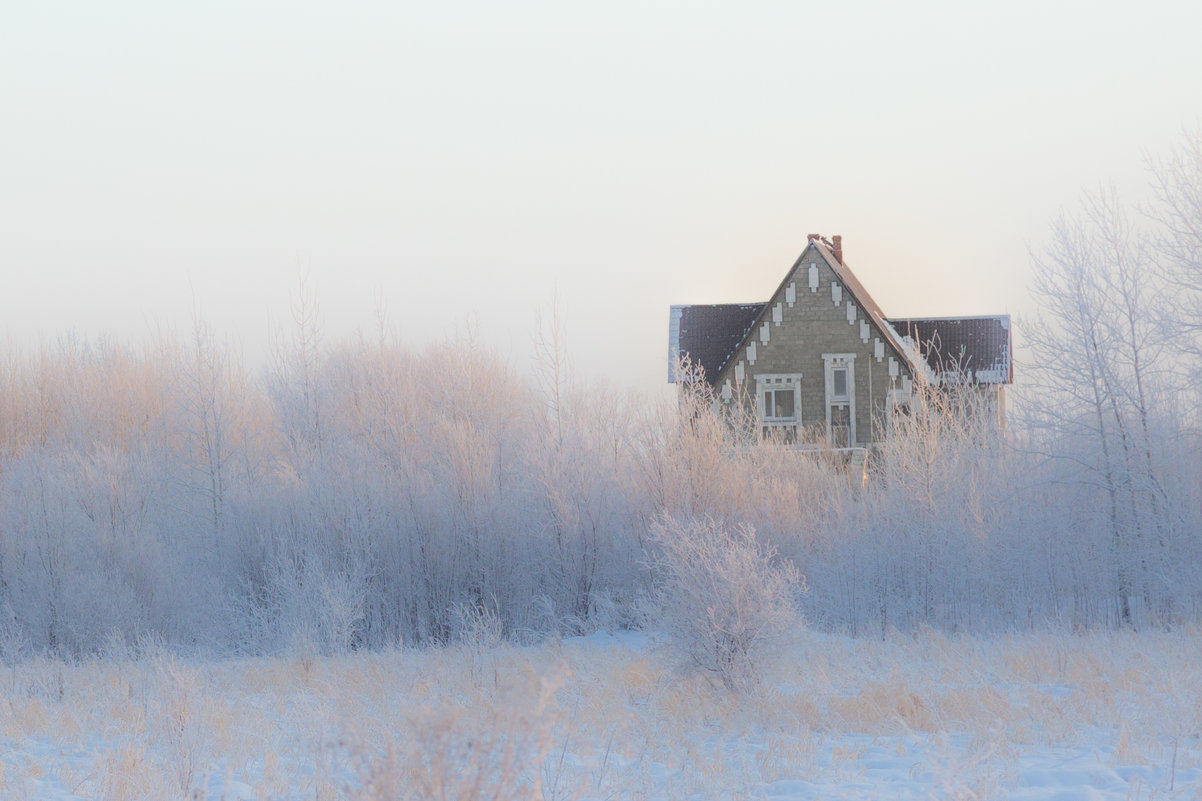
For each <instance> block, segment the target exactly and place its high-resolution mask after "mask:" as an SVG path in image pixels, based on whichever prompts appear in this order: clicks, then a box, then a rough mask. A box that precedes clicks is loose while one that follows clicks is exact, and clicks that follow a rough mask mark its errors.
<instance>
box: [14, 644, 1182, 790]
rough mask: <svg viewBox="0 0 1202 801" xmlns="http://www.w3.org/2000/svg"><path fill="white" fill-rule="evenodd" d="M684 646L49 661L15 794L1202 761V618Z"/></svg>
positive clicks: (24, 669) (18, 709) (30, 715)
mask: <svg viewBox="0 0 1202 801" xmlns="http://www.w3.org/2000/svg"><path fill="white" fill-rule="evenodd" d="M469 651H470V652H469ZM670 664H671V663H670V661H668V660H667V659H665V658H661V656H660V655H659V654H658V652H657V651H656V650H655V649H654V648H638V649H630V648H627V647H623V646H622V645H621V644H620V643H619V642H618V641H616V640H606V639H604V638H595V639H591V640H587V641H574V642H566V643H552V644H549V645H546V646H542V647H538V648H525V649H517V648H510V647H504V646H502V647H498V648H495V649H489V650H486V651H481V650H471V649H443V650H431V651H424V652H416V651H414V652H410V651H392V652H386V653H373V654H363V655H358V656H350V657H338V658H316V659H313V660H311V661H309V662H307V663H306V664H304V665H302V664H301V660H290V659H255V660H243V661H230V662H221V663H206V664H190V663H185V662H183V661H182V660H178V659H172V658H170V657H166V656H162V655H158V656H151V657H147V658H142V659H131V660H123V661H96V662H89V663H85V664H79V665H64V664H60V663H55V662H49V661H45V660H38V661H31V662H27V663H25V664H21V665H18V666H17V667H16V668H14V669H12V671H11V672H10V673H9V675H8V676H6V677H4V678H5V679H6V680H5V681H3V682H2V684H0V686H3V688H4V691H3V695H2V699H0V736H2V737H3V749H2V751H3V753H4V754H5V755H4V756H3V757H0V797H4V798H61V797H68V798H70V797H79V798H104V799H112V801H132V800H133V799H167V798H186V797H192V798H201V799H203V798H209V799H219V798H228V799H236V798H238V799H240V798H246V797H253V798H258V799H301V798H303V799H364V800H365V801H366V800H367V799H386V798H387V799H403V798H436V799H437V798H448V799H449V798H455V799H472V798H489V799H525V798H542V799H586V798H587V799H591V798H613V799H637V798H646V797H665V798H679V797H687V796H690V795H694V794H699V795H701V796H703V797H707V798H710V797H715V795H725V796H728V797H746V796H755V795H757V794H758V793H759V792H761V791H762V790H763V788H764V786H765V783H770V782H774V781H784V780H796V779H800V778H803V777H805V778H807V779H811V780H812V779H815V777H820V778H825V780H829V781H833V780H841V781H849V782H850V781H853V780H855V779H856V778H857V777H863V776H865V775H867V774H870V773H871V772H872V771H873V770H874V767H873V766H874V765H875V764H877V763H879V762H881V761H882V760H884V759H886V758H888V757H890V756H892V757H894V758H896V757H898V755H899V754H901V755H907V754H908V755H912V756H913V759H914V768H913V771H914V776H916V777H919V778H921V780H922V781H923V782H926V783H927V785H928V786H929V787H930V788H931V791H932V793H934V794H936V795H940V794H942V795H944V796H947V797H982V798H989V797H1001V796H1004V795H1005V788H1006V787H1007V786H1009V785H1011V784H1013V782H1014V780H1015V765H1016V760H1017V759H1018V758H1019V757H1020V755H1021V754H1023V753H1024V752H1026V751H1029V750H1030V749H1033V748H1049V747H1053V748H1054V747H1066V746H1071V745H1073V744H1079V743H1081V742H1090V743H1101V749H1102V750H1103V751H1104V752H1105V753H1106V754H1108V756H1107V759H1108V760H1109V762H1110V763H1111V764H1113V765H1114V766H1116V767H1117V766H1120V765H1153V766H1160V767H1164V768H1165V769H1167V767H1168V766H1169V765H1170V763H1172V771H1173V772H1172V776H1173V777H1175V776H1176V775H1178V774H1181V775H1186V773H1185V772H1186V771H1194V772H1195V774H1196V773H1197V771H1198V770H1199V769H1200V768H1202V765H1200V764H1199V759H1200V750H1199V736H1200V733H1202V633H1199V632H1198V631H1196V630H1190V631H1181V632H1176V633H1171V634H1164V633H1143V634H1131V633H1122V634H1092V635H1087V636H1053V635H1031V636H1020V637H999V638H993V639H974V638H950V637H945V636H942V635H938V634H933V633H924V634H921V635H919V636H917V637H909V636H900V635H899V636H896V637H894V638H892V639H890V640H888V641H885V642H879V641H867V640H851V639H846V638H836V637H829V638H828V637H820V636H812V637H811V636H807V637H806V638H805V639H804V641H803V642H801V643H800V644H799V647H798V649H797V650H796V651H795V652H793V656H792V658H791V659H790V660H788V661H787V662H785V663H783V664H782V665H781V667H780V668H779V669H778V672H777V673H775V674H773V675H771V676H770V677H768V680H767V681H765V682H764V683H763V685H762V686H761V687H759V688H758V689H757V690H755V691H754V692H753V693H751V694H745V695H738V696H737V695H731V694H728V693H724V692H721V691H718V690H715V689H714V687H713V686H712V684H711V683H710V682H707V681H705V680H703V679H698V678H693V677H689V676H683V675H680V674H678V673H676V672H674V670H673V669H672V668H671V667H669V665H670ZM1083 731H1085V732H1089V736H1088V739H1087V740H1084V741H1083V740H1082V737H1083V736H1084V735H1083V734H1082V732H1083ZM907 758H909V757H907ZM1174 760H1175V761H1174ZM1190 775H1194V774H1190ZM1153 789H1155V788H1145V793H1144V796H1141V797H1147V795H1148V794H1149V793H1150V792H1151V791H1152V790H1153ZM1195 789H1197V788H1195ZM1185 797H1190V796H1188V795H1187V796H1185Z"/></svg>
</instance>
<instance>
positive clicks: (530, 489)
mask: <svg viewBox="0 0 1202 801" xmlns="http://www.w3.org/2000/svg"><path fill="white" fill-rule="evenodd" d="M1200 144H1202V137H1200V136H1199V135H1197V134H1187V135H1186V136H1184V137H1183V138H1182V140H1181V143H1180V144H1179V146H1178V147H1177V148H1176V149H1175V150H1173V151H1172V152H1170V153H1169V154H1168V155H1167V156H1166V157H1165V158H1164V159H1163V160H1160V161H1157V162H1154V163H1153V164H1152V170H1151V172H1152V175H1153V179H1154V187H1155V190H1156V200H1155V202H1154V204H1153V205H1152V206H1150V207H1149V208H1146V209H1139V210H1129V209H1125V208H1124V207H1123V205H1122V203H1121V202H1120V200H1119V199H1118V198H1116V197H1115V196H1114V195H1113V194H1112V193H1106V192H1101V193H1095V194H1091V195H1089V196H1088V198H1087V200H1086V201H1085V204H1084V206H1083V208H1082V209H1081V210H1080V211H1079V212H1077V213H1075V214H1069V215H1066V216H1065V217H1063V218H1062V219H1060V220H1057V221H1056V222H1055V223H1054V224H1053V226H1052V228H1051V231H1050V235H1049V238H1048V241H1047V242H1046V243H1043V244H1041V245H1040V246H1038V247H1037V248H1035V249H1033V252H1032V258H1033V260H1034V262H1035V264H1036V266H1037V271H1038V275H1037V278H1036V281H1035V286H1034V287H1033V290H1034V292H1035V293H1036V295H1037V296H1038V297H1039V299H1040V308H1041V312H1040V314H1039V316H1038V317H1037V318H1034V319H1031V320H1026V321H1020V325H1021V326H1022V329H1021V330H1022V332H1023V333H1024V335H1025V336H1026V338H1027V340H1028V342H1029V343H1030V346H1031V354H1032V359H1031V363H1030V364H1022V365H1020V373H1021V374H1022V375H1023V376H1024V378H1025V385H1024V386H1022V387H1021V392H1020V398H1019V399H1018V401H1017V402H1016V403H1014V404H1013V407H1014V412H1013V413H1012V415H1011V419H1010V423H1009V425H1008V427H1007V429H1006V431H1005V432H1004V434H1003V433H1002V432H998V431H996V430H992V429H987V428H983V426H986V425H987V424H986V423H985V421H984V420H983V418H981V417H974V416H972V415H968V416H965V415H963V414H960V413H958V412H957V411H956V408H955V407H956V406H957V402H958V401H957V399H956V398H955V397H954V393H949V392H947V391H945V390H942V389H938V388H931V387H927V388H923V387H920V388H919V398H920V400H919V405H920V406H921V407H922V408H921V409H920V410H919V413H916V414H913V415H911V416H909V417H907V418H905V419H904V420H902V421H900V422H899V423H898V424H897V430H896V431H895V433H894V436H893V437H892V438H891V439H890V440H889V441H888V442H887V443H886V444H885V445H884V446H883V447H882V448H881V449H880V451H879V452H878V453H876V454H875V455H874V457H873V460H872V467H871V471H870V479H869V481H868V482H867V483H866V484H863V485H862V484H861V482H860V481H858V480H855V479H850V480H849V477H848V476H846V475H844V474H841V473H840V472H839V471H838V470H836V469H833V468H832V466H831V465H830V464H827V463H825V462H824V461H823V460H822V458H821V457H818V456H815V455H813V454H807V453H802V452H799V451H798V450H796V449H794V448H790V447H787V446H784V445H782V444H780V443H773V442H765V443H761V444H758V445H755V446H753V447H748V446H747V444H746V442H745V441H744V440H743V439H741V438H740V437H739V434H738V432H737V431H736V430H734V429H732V428H731V426H729V425H728V424H727V423H726V422H725V421H723V420H722V419H720V418H719V417H718V416H716V415H714V414H712V413H711V408H712V404H711V403H710V399H709V398H707V397H706V394H705V391H704V388H703V387H698V388H696V389H695V390H694V391H691V392H685V393H684V394H683V395H682V396H681V397H680V398H678V399H669V400H651V399H648V398H646V397H639V396H636V395H632V394H628V393H623V392H619V391H615V390H613V389H612V388H610V387H607V386H605V385H602V384H597V383H586V382H582V381H580V380H577V379H576V378H575V377H574V376H573V374H572V371H571V367H570V359H569V357H568V354H569V348H568V347H567V346H566V344H565V341H564V337H563V325H562V321H561V320H558V319H552V320H550V321H548V325H546V326H541V327H542V328H543V330H542V332H541V334H540V336H539V338H538V347H537V353H538V363H537V365H536V366H535V368H534V369H533V370H532V371H530V370H516V369H514V368H513V367H512V366H510V365H508V364H506V363H505V361H504V360H503V359H502V358H500V357H499V356H498V354H497V353H495V352H494V351H492V350H491V349H489V348H488V347H486V346H485V345H483V344H482V343H481V342H480V341H479V338H478V337H477V336H475V335H473V333H472V332H471V331H470V330H469V331H467V332H464V333H462V334H460V335H458V336H456V337H455V338H452V339H450V340H448V341H446V342H443V343H441V344H437V345H434V346H430V347H426V348H422V349H415V348H411V347H409V346H407V345H406V344H405V343H403V342H400V341H398V340H397V339H395V338H393V337H390V336H388V335H387V334H381V335H380V336H378V337H375V338H368V337H360V338H359V339H356V340H352V341H344V342H333V343H331V342H327V341H325V340H324V338H323V336H322V334H323V332H322V330H321V327H320V324H319V316H318V314H317V310H316V307H315V303H314V302H313V299H312V298H311V297H308V296H306V295H305V293H304V292H302V293H301V296H300V297H299V298H298V299H297V302H296V304H295V308H294V317H295V319H294V322H295V325H294V326H293V327H292V329H293V330H292V331H291V333H290V334H289V335H288V336H286V337H283V338H282V339H281V341H280V342H279V343H278V344H277V347H276V348H275V350H274V355H273V358H272V360H271V364H270V365H269V366H268V367H267V368H266V369H263V370H253V371H252V370H249V369H247V368H246V367H245V366H244V365H243V364H242V363H241V362H240V359H239V358H238V356H237V353H236V351H234V350H233V349H232V348H231V347H229V346H228V345H227V344H225V343H223V342H222V341H221V340H220V339H219V338H218V337H216V336H215V335H214V333H213V332H212V331H211V329H210V328H209V327H208V326H207V325H205V324H204V323H203V322H200V321H197V322H196V323H195V324H194V325H193V327H192V329H191V330H190V331H188V332H186V333H181V334H175V335H163V336H161V337H160V338H159V339H158V340H157V341H154V342H150V343H147V344H144V345H140V346H130V345H127V344H121V343H116V342H111V341H105V340H100V341H83V340H79V339H73V338H65V339H63V340H61V341H59V342H57V343H54V344H48V345H44V346H41V347H36V348H27V349H17V348H13V347H9V348H7V349H6V350H5V351H4V352H3V353H2V354H0V650H2V651H4V652H5V653H7V654H19V653H28V652H51V653H55V654H61V655H67V656H77V655H84V654H89V653H100V652H105V651H106V650H111V649H114V648H129V647H133V646H136V645H137V644H138V643H143V642H147V641H151V642H159V643H164V644H167V645H168V646H170V647H172V648H176V649H180V650H182V651H195V652H203V653H216V654H242V653H265V652H279V651H284V650H289V649H297V648H306V649H315V650H319V651H322V652H340V651H346V650H350V649H357V648H380V647H387V646H391V645H395V644H398V643H405V644H439V643H447V642H451V641H454V640H456V639H459V638H463V637H465V636H474V635H475V634H478V632H479V631H480V628H481V625H482V623H487V624H488V625H489V626H494V627H495V628H496V630H497V631H498V632H499V633H500V634H501V635H502V636H505V637H508V638H510V639H512V640H515V641H522V640H525V639H537V638H539V637H543V636H547V635H549V634H567V633H579V632H586V631H589V630H592V629H595V628H602V627H617V626H637V625H640V624H644V623H646V622H647V621H646V614H647V611H646V610H647V608H648V606H647V600H648V599H649V598H650V599H654V598H662V596H663V590H664V587H665V586H667V585H666V584H665V578H664V576H665V573H664V571H663V570H662V569H661V568H662V567H663V566H664V565H665V564H670V560H669V561H667V562H666V561H665V559H666V558H667V557H668V556H670V555H671V553H673V552H679V553H690V554H695V553H706V552H712V549H710V551H707V550H705V549H701V548H692V549H689V548H672V547H668V546H669V545H670V542H669V541H666V540H665V537H664V532H665V531H666V532H675V534H676V535H679V536H690V534H689V532H701V534H704V535H705V536H706V537H710V538H711V539H712V538H713V537H714V536H716V535H715V533H714V532H715V531H716V530H725V531H727V532H736V533H737V534H738V536H733V535H732V538H731V539H730V541H732V542H733V541H744V540H746V538H747V536H748V534H747V533H748V532H753V533H754V538H755V541H756V542H757V543H759V544H758V545H756V547H755V550H754V553H756V554H767V555H770V557H771V558H772V559H773V560H777V562H778V563H779V564H781V565H784V564H785V563H786V562H787V563H788V564H790V565H792V566H794V567H795V568H796V570H797V571H799V572H800V574H801V575H803V576H804V577H805V581H804V584H805V586H806V587H807V588H808V591H806V592H805V593H800V592H797V593H796V597H795V598H794V603H795V604H796V606H797V608H798V609H800V611H801V612H802V613H803V614H804V616H805V619H806V620H807V621H808V624H809V625H811V626H815V627H819V628H822V629H825V630H831V631H846V632H850V633H853V634H872V635H878V634H881V633H884V632H888V631H889V630H892V629H901V630H907V629H914V628H917V627H921V626H932V627H936V628H941V629H947V630H953V631H996V630H1015V629H1028V628H1039V627H1046V626H1053V627H1065V628H1069V627H1092V626H1104V625H1132V626H1148V625H1176V624H1178V623H1181V622H1185V621H1196V620H1197V619H1198V617H1199V613H1200V612H1202V570H1199V567H1200V566H1202V457H1200V456H1199V453H1200V449H1199V447H1198V445H1199V431H1200V426H1199V422H1200V416H1199V412H1200V409H1202V404H1200V403H1199V395H1198V387H1199V378H1200V377H1202V376H1200V374H1202V297H1200V293H1202V155H1200ZM698 536H700V534H699V535H698ZM707 541H708V540H707ZM724 564H729V565H737V564H739V561H738V560H737V559H731V560H726V561H725V562H724ZM676 567H677V568H680V567H681V566H680V565H679V564H678V565H677V566H676ZM723 570H725V571H726V572H727V573H733V572H737V569H736V568H723V567H722V566H721V565H716V566H715V568H714V573H715V575H717V576H718V578H719V579H721V580H725V581H728V582H735V581H739V580H741V579H746V575H743V576H738V575H726V576H725V577H724V578H723V576H722V575H721V574H722V572H723ZM667 575H668V576H669V577H671V576H673V575H674V576H677V577H679V576H681V575H691V574H689V573H687V572H685V571H682V570H680V569H677V570H676V571H675V573H673V572H672V571H668V573H667ZM763 575H766V576H778V575H780V573H779V571H776V572H774V571H773V570H772V569H768V570H767V572H766V573H764V574H763ZM669 584H670V582H669ZM681 586H684V585H683V584H682V585H681ZM772 591H773V593H774V595H773V598H774V603H775V601H777V600H779V597H780V593H781V590H780V586H774V587H773V588H772ZM774 608H775V607H774ZM701 611H702V612H704V610H701ZM652 622H654V621H652Z"/></svg>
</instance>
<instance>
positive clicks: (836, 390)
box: [831, 367, 847, 401]
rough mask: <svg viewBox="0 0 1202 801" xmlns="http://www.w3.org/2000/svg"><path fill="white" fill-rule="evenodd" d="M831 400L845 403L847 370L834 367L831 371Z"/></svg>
mask: <svg viewBox="0 0 1202 801" xmlns="http://www.w3.org/2000/svg"><path fill="white" fill-rule="evenodd" d="M831 400H833V401H846V400H847V368H846V367H835V368H832V369H831Z"/></svg>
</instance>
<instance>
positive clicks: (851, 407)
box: [822, 353, 857, 448]
mask: <svg viewBox="0 0 1202 801" xmlns="http://www.w3.org/2000/svg"><path fill="white" fill-rule="evenodd" d="M822 366H823V373H824V379H825V381H824V383H825V395H826V402H825V404H824V406H825V411H826V440H827V442H830V443H833V442H834V440H833V439H832V434H833V432H832V425H831V424H832V422H833V421H832V410H833V409H842V408H844V407H846V408H847V417H848V431H847V445H846V447H849V448H854V447H856V443H857V439H856V354H854V353H824V354H822ZM836 371H846V372H845V376H846V380H845V381H844V387H843V388H844V390H845V392H844V393H842V394H838V395H836V394H835V373H836Z"/></svg>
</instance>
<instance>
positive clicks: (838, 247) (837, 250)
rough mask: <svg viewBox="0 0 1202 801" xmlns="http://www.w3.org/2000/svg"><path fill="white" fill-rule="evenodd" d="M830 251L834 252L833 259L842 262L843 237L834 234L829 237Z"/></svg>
mask: <svg viewBox="0 0 1202 801" xmlns="http://www.w3.org/2000/svg"><path fill="white" fill-rule="evenodd" d="M831 243H832V247H831V252H832V253H834V254H835V261H837V262H839V263H840V264H842V263H843V237H841V236H839V235H838V234H835V235H834V236H832V237H831Z"/></svg>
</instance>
